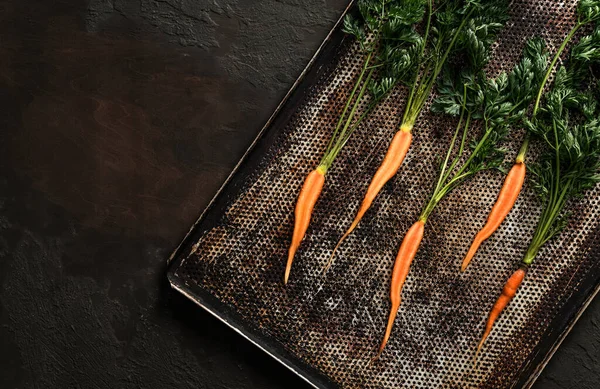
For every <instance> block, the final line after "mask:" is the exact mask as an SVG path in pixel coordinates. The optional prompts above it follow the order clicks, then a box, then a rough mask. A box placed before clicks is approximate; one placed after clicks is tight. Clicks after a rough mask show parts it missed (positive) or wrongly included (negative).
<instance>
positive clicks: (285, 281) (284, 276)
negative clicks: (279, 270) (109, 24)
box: [283, 264, 292, 285]
mask: <svg viewBox="0 0 600 389" xmlns="http://www.w3.org/2000/svg"><path fill="white" fill-rule="evenodd" d="M290 270H292V265H291V264H289V265H288V266H286V268H285V274H284V275H283V284H284V285H287V283H288V279H289V278H290Z"/></svg>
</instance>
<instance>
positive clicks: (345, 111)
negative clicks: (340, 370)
mask: <svg viewBox="0 0 600 389" xmlns="http://www.w3.org/2000/svg"><path fill="white" fill-rule="evenodd" d="M358 8H359V11H360V15H359V17H358V18H355V17H352V16H348V17H346V19H345V20H344V31H345V32H346V33H348V34H349V35H351V36H353V37H354V38H355V39H356V40H357V41H358V43H359V47H360V53H361V55H362V57H363V66H362V68H361V70H360V72H359V73H358V74H357V75H356V77H355V80H354V87H353V88H352V90H351V92H350V93H349V95H348V96H347V100H346V103H345V105H344V107H343V108H342V110H341V112H340V113H339V119H338V121H337V124H336V126H335V128H333V129H332V136H331V140H330V142H329V144H328V146H327V148H326V149H325V151H324V154H323V157H322V159H321V162H320V164H319V165H318V166H317V168H316V169H315V170H313V171H311V172H310V173H309V174H308V176H307V177H306V179H305V181H304V184H303V186H302V189H301V191H300V195H299V197H298V200H297V203H296V209H295V214H294V216H295V221H294V232H293V237H292V242H291V244H290V247H289V253H288V260H287V265H286V268H285V273H284V282H285V283H287V282H288V280H289V276H290V270H291V268H292V264H293V260H294V257H295V255H296V252H297V250H298V248H299V247H300V244H301V242H302V240H303V238H304V235H305V234H306V232H307V230H308V226H309V223H310V219H311V216H312V213H313V210H314V207H315V205H316V203H317V200H318V198H319V196H320V194H321V192H322V190H323V186H324V182H325V175H326V173H327V172H328V170H329V169H330V168H331V167H332V165H333V163H334V160H335V158H336V157H337V155H338V154H339V153H340V152H341V151H342V149H343V147H344V145H345V144H346V143H347V142H348V141H349V140H350V138H351V135H352V134H353V133H354V131H356V130H357V129H358V128H360V126H361V124H362V123H363V122H364V120H365V119H366V118H367V117H368V115H369V114H370V113H371V112H372V110H373V109H374V108H375V107H376V106H377V105H378V104H379V103H380V102H382V101H383V100H384V99H385V98H386V96H387V95H388V94H389V93H390V91H391V90H392V89H394V88H395V87H396V86H397V85H398V84H401V85H404V86H405V87H407V88H408V97H407V100H406V106H405V108H404V114H403V116H402V118H401V122H400V124H399V131H398V132H397V133H396V134H395V135H394V137H393V138H392V140H391V143H390V145H389V148H388V150H387V153H386V155H385V156H384V157H383V159H382V162H381V165H380V167H379V169H377V171H376V172H375V173H374V175H373V179H372V180H371V183H370V184H369V187H368V189H367V192H366V194H365V196H364V199H363V200H362V203H361V204H360V206H359V208H358V211H357V213H356V216H355V218H354V220H353V221H352V223H351V224H350V226H349V228H348V229H347V231H346V232H345V233H344V234H343V235H342V236H341V238H340V240H339V242H338V244H337V245H336V246H335V248H334V249H333V251H332V254H331V257H330V258H329V260H328V261H327V264H326V266H325V270H327V269H328V268H329V267H330V266H331V264H332V261H333V259H334V256H335V253H336V250H337V249H338V248H339V247H340V245H341V244H342V243H343V242H344V241H345V239H346V238H348V237H349V236H350V235H351V233H352V232H353V231H354V230H355V229H356V228H357V227H358V225H359V223H360V221H361V220H362V218H363V217H364V216H365V214H366V212H367V210H368V209H369V208H370V206H371V205H372V204H373V202H374V201H375V199H376V197H377V195H378V194H379V192H380V191H381V189H382V188H383V186H384V185H385V184H386V183H387V182H388V181H389V180H390V179H391V178H392V177H393V176H394V175H395V174H396V173H397V172H398V170H399V168H400V166H401V165H402V162H403V160H404V157H405V156H406V154H407V152H408V149H409V147H410V144H411V141H412V131H413V129H414V127H415V124H416V123H417V121H418V119H419V116H420V114H421V112H422V111H423V109H424V108H425V106H426V105H427V102H428V101H429V100H430V97H431V95H432V92H433V91H434V89H435V90H436V91H437V97H436V98H435V99H434V100H433V102H432V103H431V110H432V111H433V112H435V113H438V114H443V115H448V116H449V117H454V118H457V126H456V129H455V131H454V134H453V136H452V137H451V141H450V144H449V146H448V149H447V152H446V154H445V157H444V158H443V160H442V162H441V166H440V171H439V175H438V179H437V181H436V182H435V184H434V186H433V188H432V193H431V197H430V199H429V201H428V202H427V203H426V204H423V208H422V212H421V214H420V215H419V216H418V218H417V221H416V222H415V223H414V224H413V225H412V227H410V228H409V229H408V231H407V232H406V234H405V236H404V238H403V240H402V243H401V244H400V248H399V251H398V253H397V256H396V259H395V262H394V266H393V270H392V275H391V283H390V301H391V307H390V313H389V317H388V321H387V326H386V328H385V331H384V335H383V340H382V342H381V345H380V346H379V349H378V352H377V354H376V357H375V359H376V358H378V357H379V356H380V355H381V353H382V352H383V351H384V349H385V347H386V345H387V342H388V340H389V338H390V336H391V332H392V329H393V325H394V321H395V319H396V316H397V312H398V309H399V307H400V303H401V300H402V289H403V286H404V283H405V281H406V278H407V277H408V274H409V272H410V267H411V264H412V262H413V260H414V258H415V257H416V254H417V252H418V250H419V247H420V245H421V241H422V240H423V237H424V234H425V226H426V223H427V221H428V219H429V218H430V217H431V215H432V214H433V211H434V210H435V209H436V207H437V205H438V204H439V203H440V202H441V201H442V200H443V199H444V198H445V197H446V196H447V195H448V194H449V193H450V192H451V191H453V190H454V189H456V188H458V187H459V186H460V185H461V184H463V183H464V182H465V181H467V180H469V179H471V178H472V177H474V176H475V175H476V174H478V173H479V172H481V171H484V170H489V169H498V168H500V167H501V165H502V162H503V160H504V157H505V152H506V150H505V149H504V148H503V147H502V144H503V142H504V141H505V140H506V137H507V135H508V134H509V133H510V131H511V130H512V129H514V128H516V127H517V126H518V125H522V126H524V127H525V128H526V130H527V131H526V132H527V133H526V136H525V138H524V140H523V142H522V146H521V148H520V150H519V152H518V154H517V156H516V158H515V163H514V165H513V167H512V168H511V169H510V171H509V173H508V174H507V175H506V178H505V180H504V184H503V186H502V188H501V190H500V192H499V195H498V198H497V200H496V203H495V204H494V206H493V207H492V209H491V211H490V213H489V215H488V219H487V222H486V223H485V225H484V226H483V227H482V228H481V230H480V231H479V233H478V234H477V235H476V236H475V238H474V239H473V243H472V245H471V247H470V248H469V249H468V251H467V254H466V256H465V258H464V260H463V262H462V265H461V271H465V270H466V269H467V267H468V266H469V264H470V262H471V261H472V259H473V258H474V257H475V254H476V252H477V249H478V248H479V247H480V245H481V244H482V243H483V242H484V241H485V240H486V239H488V238H489V237H490V236H491V235H492V234H493V233H494V232H495V231H496V230H498V228H499V227H500V226H501V224H502V222H503V221H504V219H505V218H506V217H507V215H508V214H509V213H510V211H511V209H512V208H513V206H514V204H515V203H516V201H517V198H518V196H519V194H520V192H521V190H522V187H523V185H524V182H525V175H526V171H527V167H526V165H525V160H526V155H527V151H528V147H529V144H530V142H533V141H538V142H539V143H540V144H542V145H543V147H544V148H545V150H546V152H545V153H544V154H543V155H542V157H541V158H540V160H539V161H537V162H536V163H534V164H532V165H531V166H530V167H529V170H530V172H531V173H532V175H533V183H534V186H535V188H536V189H537V190H538V191H539V193H540V197H541V199H542V202H543V212H542V214H541V216H540V220H539V223H538V226H537V229H536V231H535V233H534V236H533V238H532V240H531V242H530V245H529V248H528V249H527V251H526V253H525V255H524V257H523V260H522V261H521V264H520V265H519V267H518V269H517V270H516V271H515V272H514V273H513V274H512V275H511V276H510V277H509V279H508V281H507V282H506V284H505V286H504V288H503V290H502V293H501V295H500V297H499V299H498V300H497V301H496V303H495V304H494V305H493V307H492V308H491V311H490V313H489V315H488V319H487V323H486V326H485V330H484V334H483V336H482V338H481V340H480V342H479V345H478V347H477V351H476V354H475V356H476V357H477V355H478V354H479V352H480V350H481V348H482V347H483V345H484V343H485V341H486V339H487V338H488V336H489V335H490V333H491V331H492V328H493V325H494V323H495V322H496V321H497V320H498V318H499V316H500V314H501V313H502V311H503V309H504V308H505V307H506V306H507V305H508V304H509V302H510V301H511V299H512V298H513V297H514V296H515V295H516V292H517V290H518V288H519V286H520V284H521V283H522V282H523V280H524V278H525V275H526V273H527V269H528V268H529V267H530V266H531V265H532V263H533V261H534V259H535V258H536V256H537V254H538V253H539V251H540V250H541V248H542V247H543V246H544V244H545V243H546V242H548V241H549V240H550V239H551V238H552V237H554V236H555V235H556V234H558V233H559V232H560V230H561V229H562V228H563V227H564V226H565V224H566V220H567V213H565V211H564V209H565V207H566V205H567V204H568V202H569V200H570V199H572V198H575V197H577V196H580V195H582V194H583V193H584V192H585V190H587V189H589V188H592V187H593V186H594V185H595V184H596V182H598V181H600V175H599V171H600V119H599V117H600V107H599V106H598V105H599V104H600V85H599V83H598V79H597V77H595V76H594V74H593V72H592V71H591V66H592V64H593V63H594V62H600V25H598V22H599V21H600V0H580V2H579V5H578V9H577V12H578V20H577V23H576V24H575V25H574V26H573V28H572V29H571V31H570V32H569V33H568V34H567V35H566V36H565V38H564V40H563V42H562V44H561V45H560V47H559V48H558V49H557V50H556V52H555V53H553V54H551V53H549V52H548V50H547V49H546V47H545V44H544V42H543V41H542V40H541V39H536V38H534V39H531V40H530V41H529V42H527V44H526V46H525V49H524V52H523V56H522V59H521V61H520V62H519V63H518V64H516V65H515V67H514V68H513V69H512V70H511V71H510V72H508V73H502V74H500V75H498V76H497V77H495V78H489V77H488V76H487V75H486V73H485V70H484V69H485V68H486V65H487V64H488V62H489V58H490V55H491V54H490V53H491V49H490V47H491V46H492V44H493V42H494V41H495V39H496V35H497V33H498V32H499V31H500V30H501V29H502V28H503V26H504V23H505V22H506V21H507V16H506V15H508V12H507V2H506V1H504V0H454V1H452V0H440V1H434V0H397V1H392V0H363V1H358ZM590 25H591V26H594V25H595V27H594V30H593V32H592V33H591V34H589V35H586V36H584V37H582V38H580V39H579V40H578V42H577V43H576V44H575V45H573V47H572V48H571V52H570V56H569V57H568V61H567V62H568V64H567V65H563V66H560V67H559V66H558V63H559V61H560V59H561V58H562V57H563V56H564V52H565V50H566V48H567V47H568V46H569V44H570V43H571V41H572V40H574V39H575V37H576V35H577V32H578V31H579V30H581V29H582V28H584V27H586V26H590ZM557 68H558V69H557ZM552 74H555V78H554V81H553V82H552V85H551V87H550V88H548V85H549V84H550V79H551V76H552ZM362 104H364V106H365V107H366V108H364V109H362V111H361V112H359V106H361V105H362Z"/></svg>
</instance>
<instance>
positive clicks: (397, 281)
mask: <svg viewBox="0 0 600 389" xmlns="http://www.w3.org/2000/svg"><path fill="white" fill-rule="evenodd" d="M424 229H425V222H424V221H423V220H420V219H419V221H418V222H416V223H415V224H413V225H412V227H410V229H409V230H408V232H407V233H406V235H405V236H404V240H402V244H401V245H400V250H399V251H398V255H397V256H396V262H395V263H394V270H393V271H392V282H391V284H390V300H391V302H392V308H391V310H390V316H389V319H388V323H387V328H386V330H385V335H384V336H383V341H382V342H381V346H380V347H379V352H378V353H377V356H376V357H375V358H374V359H377V358H379V356H380V355H381V353H382V352H383V349H384V348H385V345H386V344H387V342H388V340H389V338H390V334H391V333H392V327H393V326H394V320H395V319H396V315H397V314H398V309H399V308H400V302H401V301H402V287H403V286H404V282H405V281H406V277H407V276H408V271H409V270H410V265H411V263H412V261H413V259H414V258H415V255H417V251H418V250H419V246H420V245H421V240H423V230H424Z"/></svg>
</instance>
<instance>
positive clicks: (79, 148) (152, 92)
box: [0, 0, 600, 389]
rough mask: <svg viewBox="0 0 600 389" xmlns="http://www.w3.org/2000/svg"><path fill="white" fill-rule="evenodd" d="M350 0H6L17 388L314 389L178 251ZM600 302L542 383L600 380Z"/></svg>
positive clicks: (2, 254)
mask: <svg viewBox="0 0 600 389" xmlns="http://www.w3.org/2000/svg"><path fill="white" fill-rule="evenodd" d="M345 3H346V0H304V1H301V0H283V1H272V0H269V1H248V0H226V1H216V0H213V1H207V0H135V1H134V0H87V1H85V0H61V1H41V0H40V1H34V0H28V1H25V0H0V258H1V259H0V388H2V389H4V388H161V389H162V388H290V387H293V388H306V387H307V385H306V384H304V383H303V382H302V381H301V380H300V379H298V378H297V377H295V376H294V375H293V374H292V373H289V372H288V371H287V370H286V369H284V368H283V367H281V366H280V365H278V364H277V363H276V362H274V361H273V360H271V359H270V358H269V357H267V356H265V355H263V353H262V352H261V351H259V350H258V349H257V348H255V347H254V346H252V345H250V344H248V343H247V342H246V341H244V340H243V339H242V338H241V337H240V336H238V335H237V334H235V333H234V332H233V331H231V330H230V329H228V328H226V327H225V326H224V325H222V324H221V323H220V322H218V321H217V320H216V319H214V318H212V317H211V316H209V315H208V314H207V313H204V312H203V311H201V310H200V309H198V308H197V307H196V306H194V305H192V303H190V302H188V301H187V300H185V299H184V298H183V297H181V296H179V295H178V294H176V293H174V292H172V291H171V290H170V289H169V286H168V284H167V282H166V278H165V268H166V263H165V261H166V258H167V257H168V255H169V254H170V252H171V251H172V249H173V248H174V247H176V246H177V244H178V243H179V241H180V240H181V239H182V238H183V236H184V234H185V233H186V231H187V230H188V228H189V227H190V226H191V225H192V223H193V222H194V221H195V220H196V218H197V216H198V215H199V213H200V211H201V210H202V209H203V208H204V207H205V206H206V205H207V204H208V201H209V200H210V198H211V197H212V196H213V194H214V193H215V192H216V191H217V189H218V187H219V186H220V184H221V183H222V182H223V180H224V179H225V177H226V176H227V174H228V173H229V172H230V170H231V169H232V168H233V166H234V164H235V163H236V161H237V160H238V159H239V157H240V156H241V154H242V153H243V151H244V150H245V149H246V148H247V146H248V145H249V144H250V142H251V140H252V139H253V137H254V136H255V134H256V133H257V131H258V130H259V129H260V128H261V126H262V124H263V123H264V122H265V121H266V119H267V118H268V116H269V115H270V113H271V112H272V111H273V109H274V108H275V106H276V105H277V103H278V102H279V101H280V99H281V98H282V97H283V95H284V94H285V92H286V91H287V89H288V88H289V87H290V86H291V84H292V82H293V80H294V79H295V78H296V77H297V76H298V74H299V73H300V71H301V70H302V68H303V67H304V66H305V65H306V63H307V61H308V59H309V58H310V56H311V55H312V53H313V52H314V51H315V50H316V48H317V47H318V45H319V43H320V42H321V41H322V40H323V38H324V37H325V35H326V33H327V32H328V30H329V29H330V28H331V27H332V25H333V23H334V21H335V20H336V18H337V17H338V15H339V14H340V13H341V11H342V9H343V8H344V7H345V5H346V4H345ZM599 337H600V300H596V301H595V302H594V303H593V304H592V306H591V307H590V308H589V309H588V311H587V312H586V313H585V314H584V315H583V317H582V318H581V320H580V322H579V323H578V324H577V325H576V327H575V328H574V330H573V332H572V334H571V335H570V336H569V337H568V338H567V340H566V341H565V343H564V345H563V346H562V348H561V350H560V351H559V352H558V353H557V355H556V356H555V357H554V358H553V360H552V362H551V363H550V365H549V366H548V367H547V368H546V370H545V371H544V373H543V374H542V377H541V379H540V380H539V381H538V384H537V386H536V388H537V389H556V388H578V389H586V388H597V387H598V385H599V382H600V364H598V363H597V360H598V359H599V358H600V342H599Z"/></svg>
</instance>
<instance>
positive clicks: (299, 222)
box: [283, 166, 326, 284]
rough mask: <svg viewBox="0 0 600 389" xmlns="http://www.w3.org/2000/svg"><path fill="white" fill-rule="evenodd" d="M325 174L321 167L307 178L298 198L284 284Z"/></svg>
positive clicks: (308, 222)
mask: <svg viewBox="0 0 600 389" xmlns="http://www.w3.org/2000/svg"><path fill="white" fill-rule="evenodd" d="M325 172H326V169H325V168H323V167H322V166H319V167H318V168H316V169H315V170H313V171H312V172H310V173H309V174H308V176H306V179H305V180H304V185H302V190H301V191H300V195H299V196H298V202H297V203H296V210H295V212H294V218H295V220H294V235H293V236H292V243H291V244H290V249H289V254H288V261H287V265H286V267H285V276H284V279H283V282H284V283H285V284H287V282H288V278H289V276H290V270H291V269H292V262H293V261H294V255H295V254H296V251H297V250H298V247H299V246H300V243H301V242H302V239H303V238H304V235H305V234H306V230H307V229H308V225H309V224H310V218H311V216H312V212H313V208H314V207H315V204H316V202H317V200H318V199H319V196H320V195H321V191H322V190H323V184H324V183H325Z"/></svg>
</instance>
